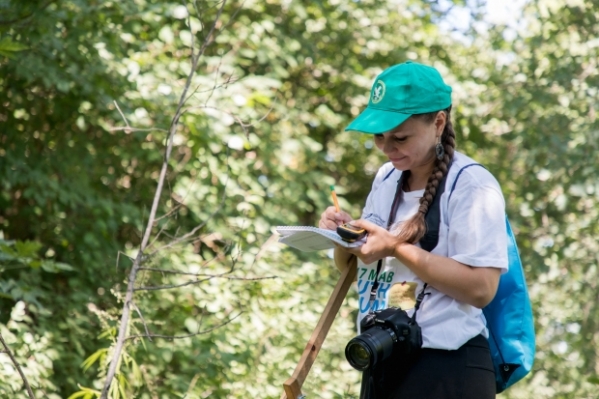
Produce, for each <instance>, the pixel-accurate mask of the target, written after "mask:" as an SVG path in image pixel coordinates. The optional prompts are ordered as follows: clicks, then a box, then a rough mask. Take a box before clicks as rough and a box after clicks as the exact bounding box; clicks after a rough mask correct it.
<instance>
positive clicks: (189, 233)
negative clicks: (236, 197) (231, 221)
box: [149, 150, 230, 256]
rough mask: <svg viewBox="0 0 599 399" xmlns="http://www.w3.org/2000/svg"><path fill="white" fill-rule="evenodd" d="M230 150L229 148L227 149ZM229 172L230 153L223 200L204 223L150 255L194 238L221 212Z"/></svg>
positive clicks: (151, 254)
mask: <svg viewBox="0 0 599 399" xmlns="http://www.w3.org/2000/svg"><path fill="white" fill-rule="evenodd" d="M227 151H228V150H227ZM229 172H230V167H229V154H227V180H226V181H225V184H224V187H223V194H222V197H221V201H220V203H219V206H218V207H217V208H216V209H215V210H214V211H213V212H212V213H211V214H210V215H208V218H207V219H206V220H204V221H203V222H202V223H200V224H199V225H197V226H196V227H194V228H193V229H192V230H191V231H190V232H188V233H186V234H184V235H183V236H181V237H179V238H176V239H175V240H173V241H171V242H169V243H168V244H166V245H164V246H162V247H160V248H157V249H156V250H154V251H152V252H151V253H150V254H149V256H153V255H154V254H156V253H158V252H160V251H163V250H165V249H167V248H172V247H174V246H175V245H177V244H180V243H181V242H184V241H186V240H188V239H190V238H192V237H193V236H194V235H195V234H196V233H197V232H198V231H199V230H201V229H202V228H203V227H204V226H206V224H207V223H208V222H209V221H210V220H211V219H212V218H213V217H214V216H215V215H216V214H217V213H218V212H220V210H221V209H222V208H223V206H224V204H225V198H226V194H227V184H228V183H229Z"/></svg>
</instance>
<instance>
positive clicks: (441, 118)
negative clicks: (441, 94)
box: [435, 111, 447, 137]
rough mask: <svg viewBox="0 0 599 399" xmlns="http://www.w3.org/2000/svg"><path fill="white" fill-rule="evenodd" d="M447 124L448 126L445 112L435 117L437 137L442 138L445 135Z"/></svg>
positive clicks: (440, 112)
mask: <svg viewBox="0 0 599 399" xmlns="http://www.w3.org/2000/svg"><path fill="white" fill-rule="evenodd" d="M445 124H447V114H446V113H445V111H439V112H437V116H436V117H435V131H436V133H437V137H441V135H442V134H443V129H445Z"/></svg>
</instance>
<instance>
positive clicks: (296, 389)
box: [281, 258, 357, 399]
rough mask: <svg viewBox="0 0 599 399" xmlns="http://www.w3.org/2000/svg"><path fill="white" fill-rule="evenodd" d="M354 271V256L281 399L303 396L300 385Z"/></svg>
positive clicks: (294, 398)
mask: <svg viewBox="0 0 599 399" xmlns="http://www.w3.org/2000/svg"><path fill="white" fill-rule="evenodd" d="M356 271H357V262H356V258H353V261H352V262H350V264H349V265H348V267H347V268H346V269H345V270H344V271H343V273H341V277H340V278H339V281H338V282H337V285H336V286H335V289H334V290H333V293H332V294H331V297H330V298H329V302H327V306H326V307H325V309H324V312H322V316H320V320H318V324H317V325H316V328H315V329H314V331H313V332H312V336H311V337H310V340H309V341H308V344H307V345H306V348H305V349H304V353H303V354H302V357H301V358H300V361H299V363H298V364H297V367H296V368H295V371H294V372H293V374H292V375H291V377H289V378H288V379H287V381H285V383H284V384H283V389H284V390H285V392H284V393H283V395H281V399H302V398H304V395H303V394H302V391H301V388H302V385H303V384H304V381H305V380H306V376H307V375H308V373H309V372H310V368H312V365H313V364H314V360H316V356H317V355H318V352H319V351H320V348H321V347H322V344H323V342H324V340H325V338H326V337H327V334H328V333H329V329H330V328H331V325H332V324H333V321H334V320H335V316H337V312H339V308H340V307H341V305H342V304H343V300H344V299H345V296H346V295H347V292H348V291H349V287H351V284H352V283H353V282H354V280H355V279H356Z"/></svg>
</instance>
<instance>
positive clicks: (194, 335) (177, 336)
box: [126, 312, 244, 340]
mask: <svg viewBox="0 0 599 399" xmlns="http://www.w3.org/2000/svg"><path fill="white" fill-rule="evenodd" d="M243 313H244V312H240V313H239V314H238V315H236V316H235V317H232V318H230V319H229V320H227V321H225V322H224V323H221V324H219V325H217V326H214V327H212V328H209V329H207V330H204V331H198V332H197V333H191V334H186V335H160V334H149V335H144V334H139V335H130V336H128V337H127V338H126V339H127V340H130V339H134V338H162V339H168V340H174V339H183V338H190V337H196V336H198V335H202V334H207V333H209V332H212V331H214V330H216V329H218V328H221V327H222V326H226V325H227V324H229V323H231V322H232V321H233V320H235V319H236V318H238V317H239V316H241V315H242V314H243Z"/></svg>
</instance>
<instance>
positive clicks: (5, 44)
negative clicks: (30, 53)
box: [0, 36, 27, 59]
mask: <svg viewBox="0 0 599 399" xmlns="http://www.w3.org/2000/svg"><path fill="white" fill-rule="evenodd" d="M26 49H27V46H25V45H23V44H21V43H18V42H15V41H13V40H12V38H10V37H6V36H5V37H3V38H0V55H1V56H4V57H7V58H11V59H12V58H14V57H15V54H14V53H16V52H18V51H23V50H26Z"/></svg>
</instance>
